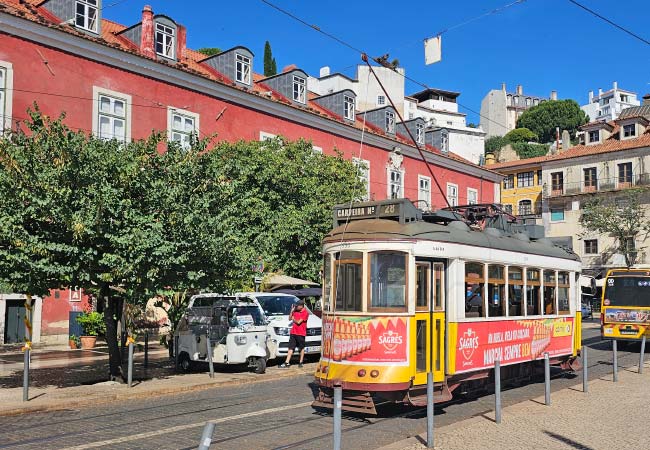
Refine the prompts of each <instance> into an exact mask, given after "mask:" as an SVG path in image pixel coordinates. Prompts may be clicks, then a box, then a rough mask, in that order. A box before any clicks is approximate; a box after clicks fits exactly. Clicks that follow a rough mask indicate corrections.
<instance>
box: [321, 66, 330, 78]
mask: <svg viewBox="0 0 650 450" xmlns="http://www.w3.org/2000/svg"><path fill="white" fill-rule="evenodd" d="M329 74H330V68H329V67H327V66H324V67H321V68H320V75H319V76H320V78H323V77H326V76H328V75H329Z"/></svg>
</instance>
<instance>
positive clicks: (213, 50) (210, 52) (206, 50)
mask: <svg viewBox="0 0 650 450" xmlns="http://www.w3.org/2000/svg"><path fill="white" fill-rule="evenodd" d="M197 52H199V53H203V54H204V55H205V56H214V55H218V54H219V53H221V49H220V48H219V47H203V48H200V49H198V50H197Z"/></svg>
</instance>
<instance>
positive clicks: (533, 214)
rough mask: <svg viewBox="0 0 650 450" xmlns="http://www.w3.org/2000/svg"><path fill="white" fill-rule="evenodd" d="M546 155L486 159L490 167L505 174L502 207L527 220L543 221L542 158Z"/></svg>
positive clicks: (536, 222)
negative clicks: (505, 160)
mask: <svg viewBox="0 0 650 450" xmlns="http://www.w3.org/2000/svg"><path fill="white" fill-rule="evenodd" d="M545 158H546V157H539V158H528V159H522V160H518V161H509V162H503V163H496V162H494V163H493V162H492V160H491V159H487V161H486V162H487V167H489V168H490V169H492V170H496V171H498V172H500V173H502V174H503V175H504V179H503V181H502V182H501V204H502V206H503V209H504V210H505V211H507V212H509V213H510V214H512V215H514V216H517V217H518V218H519V219H521V220H522V221H524V222H526V223H528V224H541V218H542V190H543V189H542V188H543V179H544V177H543V175H542V161H543V160H544V159H545Z"/></svg>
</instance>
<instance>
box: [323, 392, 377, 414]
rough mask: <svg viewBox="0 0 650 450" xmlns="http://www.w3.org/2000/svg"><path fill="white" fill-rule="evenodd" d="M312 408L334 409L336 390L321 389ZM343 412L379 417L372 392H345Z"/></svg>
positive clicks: (342, 404) (342, 405)
mask: <svg viewBox="0 0 650 450" xmlns="http://www.w3.org/2000/svg"><path fill="white" fill-rule="evenodd" d="M311 406H312V408H314V407H319V408H327V409H334V390H333V389H331V388H322V387H321V388H319V389H318V394H317V395H316V399H315V400H314V401H313V402H312V404H311ZM341 409H342V410H343V411H350V412H357V413H362V414H368V415H373V416H376V415H377V409H376V408H375V402H374V400H373V399H372V395H370V392H361V391H350V390H344V391H343V398H342V403H341Z"/></svg>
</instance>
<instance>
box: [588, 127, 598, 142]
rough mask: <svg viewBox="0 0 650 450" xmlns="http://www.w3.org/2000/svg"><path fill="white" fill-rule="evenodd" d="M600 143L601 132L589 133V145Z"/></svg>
mask: <svg viewBox="0 0 650 450" xmlns="http://www.w3.org/2000/svg"><path fill="white" fill-rule="evenodd" d="M596 142H600V130H593V131H590V132H589V143H590V144H593V143H596Z"/></svg>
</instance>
